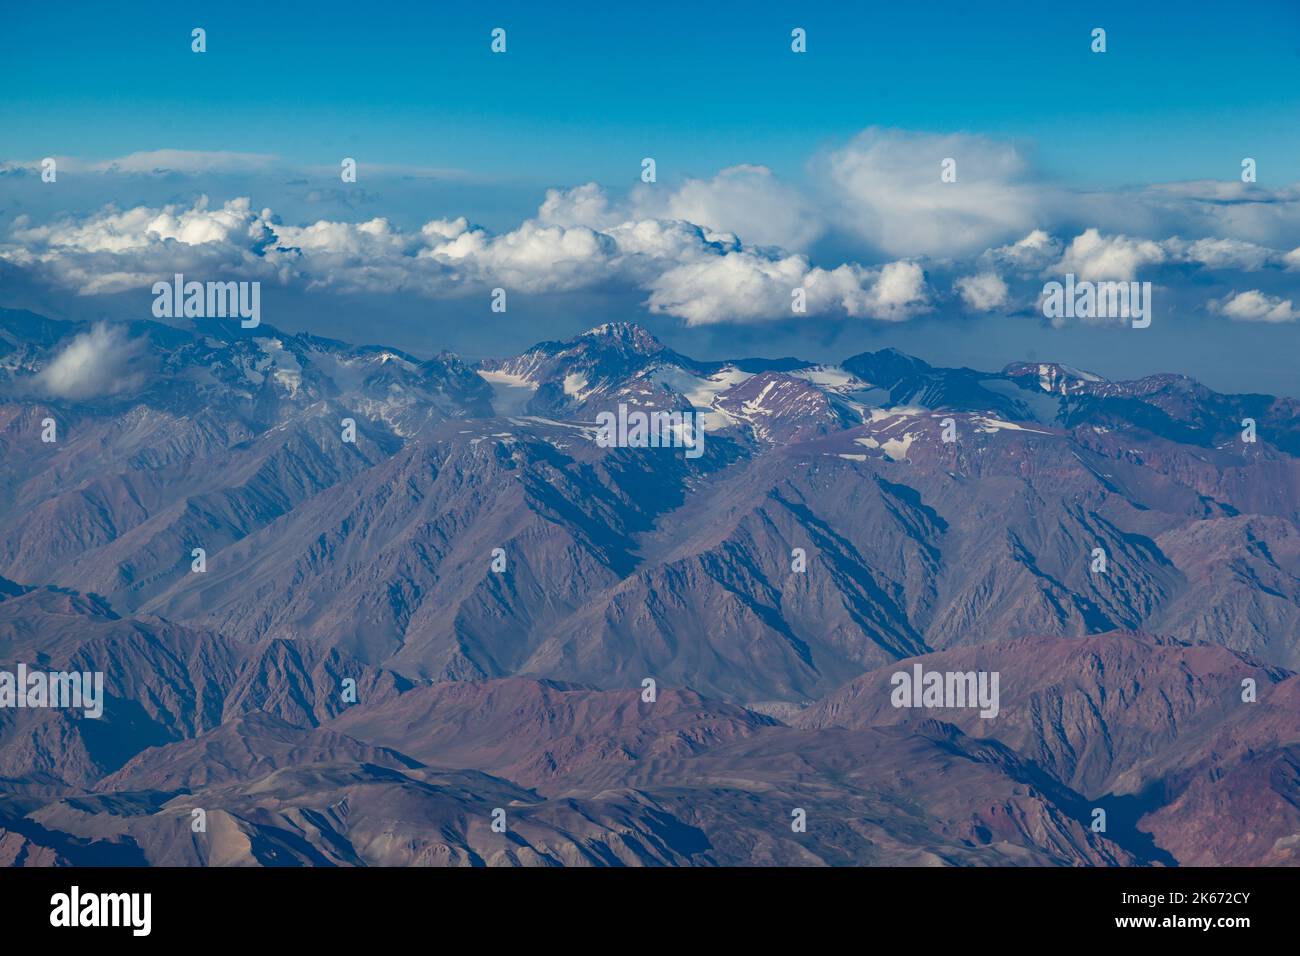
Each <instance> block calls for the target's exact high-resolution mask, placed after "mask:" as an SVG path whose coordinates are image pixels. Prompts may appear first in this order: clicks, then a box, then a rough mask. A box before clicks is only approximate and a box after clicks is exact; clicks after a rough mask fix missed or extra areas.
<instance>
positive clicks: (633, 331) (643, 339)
mask: <svg viewBox="0 0 1300 956" xmlns="http://www.w3.org/2000/svg"><path fill="white" fill-rule="evenodd" d="M578 338H580V339H601V340H603V341H606V342H614V343H617V344H619V345H622V346H626V347H629V348H631V349H633V350H634V351H637V352H645V353H653V352H660V351H662V350H663V345H662V344H661V343H660V341H659V340H658V339H657V338H655V337H654V336H653V335H651V334H650V333H649V332H648V331H646V330H645V329H644V328H642V327H641V326H639V325H637V324H636V323H635V322H606V323H604V324H603V325H597V326H596V327H595V328H590V329H588V330H587V331H585V332H583V333H582V334H581V335H579V336H578Z"/></svg>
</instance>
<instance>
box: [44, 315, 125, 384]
mask: <svg viewBox="0 0 1300 956" xmlns="http://www.w3.org/2000/svg"><path fill="white" fill-rule="evenodd" d="M143 352H144V342H143V340H140V339H135V340H132V339H129V338H128V337H127V334H126V330H125V329H124V328H122V327H121V326H115V325H107V324H105V323H102V322H101V323H99V324H98V325H96V326H94V327H93V328H92V329H91V330H90V331H89V332H83V333H82V334H80V335H78V336H76V337H75V338H74V339H73V340H72V341H71V342H69V343H68V345H67V346H65V347H64V349H63V350H62V351H61V352H59V354H58V355H56V356H55V357H54V359H53V360H52V361H51V362H50V364H49V365H47V366H46V367H45V368H44V369H42V370H41V371H40V372H39V373H38V374H37V376H36V381H37V384H38V385H39V386H40V387H41V389H42V390H44V391H45V392H47V393H48V394H50V395H53V396H55V397H57V398H94V397H98V396H104V395H116V394H118V393H120V392H126V391H131V390H133V389H136V388H138V387H139V386H140V384H141V383H142V381H143V373H142V372H140V371H132V370H131V368H132V364H133V362H134V361H135V360H136V359H137V358H139V357H140V356H141V355H142V354H143Z"/></svg>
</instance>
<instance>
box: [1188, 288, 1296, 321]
mask: <svg viewBox="0 0 1300 956" xmlns="http://www.w3.org/2000/svg"><path fill="white" fill-rule="evenodd" d="M1210 308H1211V309H1213V310H1214V311H1215V312H1220V313H1222V314H1223V315H1226V316H1227V317H1228V318H1230V319H1233V320H1235V321H1237V322H1294V321H1296V319H1300V312H1297V311H1296V309H1295V308H1294V307H1293V306H1292V305H1291V300H1290V299H1283V298H1280V297H1278V296H1272V295H1265V294H1264V293H1263V292H1260V291H1259V290H1257V289H1252V290H1250V291H1249V292H1234V293H1232V294H1231V295H1229V296H1227V297H1226V298H1224V299H1222V300H1220V301H1217V302H1212V303H1211V304H1210Z"/></svg>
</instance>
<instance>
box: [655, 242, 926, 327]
mask: <svg viewBox="0 0 1300 956" xmlns="http://www.w3.org/2000/svg"><path fill="white" fill-rule="evenodd" d="M797 290H802V292H803V299H804V304H805V307H806V312H804V313H798V312H796V311H795V309H794V307H793V304H792V303H793V302H794V295H795V292H796V291H797ZM649 307H650V310H651V311H652V312H666V313H668V314H670V315H677V316H681V317H682V318H684V319H686V322H687V324H688V325H711V324H715V323H719V322H750V321H757V320H770V319H780V318H792V317H794V318H797V317H799V315H801V314H806V315H824V314H842V315H846V316H851V317H854V318H870V319H879V320H881V321H885V322H902V321H906V320H907V319H910V318H912V317H913V316H915V315H917V314H919V313H921V312H924V311H926V310H927V309H928V308H929V301H928V295H927V291H926V285H925V273H924V272H923V270H922V269H921V267H920V266H918V265H917V264H916V263H912V262H891V263H889V264H887V265H885V266H884V267H883V268H881V269H867V268H864V267H862V266H859V265H848V264H846V265H841V266H839V267H837V268H835V269H830V270H827V269H820V268H814V267H812V266H810V265H809V263H808V260H807V259H806V258H804V257H803V256H787V257H785V258H779V259H771V258H767V257H764V256H760V255H755V254H754V253H751V252H747V251H743V250H742V251H737V252H734V253H731V254H727V255H721V256H714V257H711V258H705V259H701V260H699V261H696V262H691V263H688V264H685V265H681V266H678V267H676V268H674V269H670V270H668V271H667V272H665V273H663V274H662V275H660V276H658V277H657V278H656V279H655V280H654V282H653V285H652V291H651V294H650V299H649Z"/></svg>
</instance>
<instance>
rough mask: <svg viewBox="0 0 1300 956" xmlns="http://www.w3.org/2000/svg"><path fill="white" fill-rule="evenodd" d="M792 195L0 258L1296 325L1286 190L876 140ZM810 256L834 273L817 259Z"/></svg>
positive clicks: (217, 211)
mask: <svg viewBox="0 0 1300 956" xmlns="http://www.w3.org/2000/svg"><path fill="white" fill-rule="evenodd" d="M265 159H266V158H265V157H256V156H254V157H251V158H250V157H246V156H243V155H242V154H234V153H230V154H216V155H215V156H213V155H210V154H191V153H185V152H182V151H175V150H171V151H160V152H158V153H150V154H135V155H133V156H130V157H125V158H123V159H122V160H117V161H111V162H108V163H104V164H99V165H100V167H102V168H101V170H100V171H101V173H102V174H103V175H113V174H115V173H125V172H131V173H137V172H140V171H143V170H146V169H147V168H150V166H151V164H159V163H164V164H166V165H168V166H169V168H193V169H202V168H220V169H226V168H230V165H231V164H234V165H235V166H239V165H240V164H246V163H249V162H255V163H262V162H264V161H265ZM948 161H951V162H948ZM214 164H215V165H214ZM945 174H946V175H945ZM809 179H810V182H811V183H812V185H810V186H798V185H795V184H792V183H789V182H784V181H782V180H781V179H780V178H778V177H777V176H776V175H775V174H773V173H772V171H771V170H769V169H767V168H765V167H762V166H754V165H744V166H736V167H731V168H728V169H724V170H721V171H720V172H718V173H717V174H716V175H714V176H712V177H709V178H703V179H695V178H688V179H685V180H681V181H678V182H676V183H675V184H671V185H670V184H668V183H663V184H658V183H656V184H644V183H643V184H639V185H638V186H637V187H636V188H634V189H631V190H629V191H627V192H626V193H624V194H621V195H615V194H612V193H610V192H609V191H607V190H606V189H604V188H602V187H600V186H598V185H596V184H594V183H587V184H584V185H580V186H577V187H573V188H568V189H562V188H556V189H551V190H548V191H547V193H546V195H545V197H544V199H543V201H542V203H541V205H540V207H539V208H538V209H537V212H536V214H535V215H533V216H532V217H530V218H527V219H525V220H523V221H522V222H519V223H518V224H517V225H515V226H514V227H513V228H510V229H507V230H505V231H500V232H490V231H489V230H487V229H484V228H481V227H479V226H476V225H474V224H473V223H472V222H471V221H470V220H469V219H468V218H465V217H458V218H449V219H434V220H430V221H428V222H426V223H424V224H423V226H422V227H420V228H409V229H401V228H398V227H397V226H395V225H394V224H393V223H392V221H390V220H389V219H388V218H384V217H376V218H370V219H366V220H364V221H339V220H331V219H320V220H317V221H315V222H309V223H305V224H301V225H293V224H288V223H284V222H281V221H279V218H278V217H277V216H276V214H275V213H274V212H273V211H272V210H271V209H269V208H261V209H259V208H257V207H255V206H254V205H253V202H252V201H251V199H249V198H236V199H230V200H228V201H226V202H224V203H221V204H217V203H213V202H210V201H209V200H208V199H207V197H206V196H205V197H202V198H200V199H199V200H197V201H195V202H193V203H190V204H171V205H165V206H161V207H150V206H146V205H139V206H135V207H132V208H127V209H119V208H117V207H113V206H109V207H105V208H103V209H100V210H98V211H96V212H93V213H89V214H87V215H83V216H79V217H68V218H61V219H57V220H54V221H47V222H43V223H39V224H35V223H32V222H31V221H29V220H28V219H26V218H24V217H19V218H18V219H16V220H15V221H14V222H13V224H12V226H11V227H10V229H9V232H8V235H7V236H5V237H3V238H2V239H0V258H4V259H6V260H8V261H10V262H12V263H14V264H16V265H19V266H22V267H25V268H28V269H31V270H33V271H35V272H37V273H39V274H40V275H42V276H43V277H45V278H46V279H48V280H49V281H52V282H54V283H57V284H58V285H61V286H64V287H69V288H73V289H75V290H77V291H78V292H80V293H82V294H88V295H93V294H98V293H111V292H120V291H124V290H130V289H135V288H142V289H143V288H148V287H149V286H150V285H151V284H152V283H153V282H154V281H156V280H157V279H165V278H169V277H170V276H171V275H172V274H173V273H175V272H183V273H185V274H186V275H187V276H190V277H193V278H200V279H217V280H229V279H234V278H251V279H261V280H263V281H269V282H276V283H283V284H297V285H300V286H302V287H305V288H309V289H331V290H339V291H349V292H383V293H394V292H396V293H405V294H415V295H420V296H426V297H430V298H438V297H446V296H464V295H473V294H480V293H483V292H485V291H486V290H490V289H494V288H505V289H507V290H508V291H509V292H511V293H522V294H554V293H566V292H573V291H577V290H589V289H605V288H613V289H627V290H631V291H633V292H634V293H635V294H637V295H638V296H639V297H640V301H641V303H642V305H643V307H644V308H646V309H647V310H649V311H651V312H655V313H662V314H665V315H671V316H675V317H678V318H680V319H681V320H683V321H684V322H685V323H686V324H688V325H714V324H719V323H753V322H766V321H777V320H786V321H798V320H800V319H801V318H804V317H810V316H820V317H839V318H843V319H853V320H874V321H881V322H898V321H906V320H908V319H912V318H914V317H916V316H918V315H922V314H925V313H928V312H934V311H944V310H948V311H959V312H969V313H971V314H984V313H990V312H1015V311H1026V310H1032V309H1033V308H1034V307H1035V303H1036V302H1037V299H1038V295H1039V290H1040V289H1041V286H1042V282H1043V281H1044V280H1045V279H1051V278H1054V277H1055V278H1059V277H1060V276H1062V275H1064V274H1066V273H1072V274H1074V275H1075V276H1076V278H1078V279H1080V280H1095V281H1104V280H1124V281H1128V280H1134V279H1137V278H1139V277H1140V278H1142V279H1148V280H1152V281H1155V282H1157V283H1158V284H1159V283H1161V282H1165V283H1171V284H1172V283H1176V282H1180V281H1181V280H1183V279H1185V278H1186V277H1187V276H1188V275H1189V274H1192V273H1198V274H1201V275H1203V276H1205V277H1207V278H1210V279H1212V280H1213V282H1214V283H1216V284H1218V285H1220V286H1221V288H1220V289H1219V291H1218V292H1217V293H1216V294H1215V295H1213V296H1209V295H1207V296H1206V298H1205V299H1204V301H1203V303H1202V304H1203V306H1204V308H1205V309H1206V310H1207V311H1209V312H1211V313H1215V314H1218V315H1222V316H1225V317H1227V318H1229V319H1235V320H1239V321H1257V322H1289V321H1294V320H1295V319H1296V312H1295V310H1294V309H1293V308H1292V305H1291V302H1292V301H1293V298H1292V297H1290V296H1289V295H1286V294H1285V291H1286V290H1285V289H1279V288H1277V286H1278V285H1279V284H1280V283H1289V282H1291V279H1290V278H1289V276H1291V275H1294V274H1295V273H1296V272H1298V271H1300V248H1297V245H1300V190H1297V189H1295V188H1289V189H1282V190H1272V191H1269V190H1266V189H1263V188H1258V187H1256V186H1254V185H1253V184H1252V185H1247V184H1244V183H1232V182H1223V183H1182V184H1163V185H1155V186H1150V187H1145V188H1143V189H1140V190H1127V191H1124V192H1109V193H1108V192H1090V193H1071V192H1067V191H1065V190H1062V189H1060V188H1059V187H1056V186H1053V185H1051V184H1049V183H1045V182H1043V181H1041V180H1040V179H1036V178H1035V177H1034V176H1033V175H1032V174H1031V170H1030V165H1029V163H1028V160H1027V158H1026V156H1025V154H1024V152H1023V151H1022V150H1021V149H1020V148H1018V147H1016V146H1014V145H1011V144H1005V143H999V142H996V141H993V140H989V139H987V138H984V137H975V136H969V135H966V134H949V135H940V136H936V135H929V134H922V133H909V132H901V131H892V130H879V129H870V130H866V131H864V132H863V133H862V134H860V135H859V136H857V137H855V138H854V139H852V140H850V141H849V142H848V143H846V144H844V145H842V146H841V147H839V148H836V149H832V150H828V151H826V152H824V153H822V154H819V155H817V156H815V157H813V158H812V159H811V160H810V163H809ZM828 250H835V251H836V253H838V255H834V256H833V257H831V258H830V261H823V260H825V259H826V258H828V256H831V255H832V254H831V253H829V252H828ZM1279 277H1283V278H1282V279H1279ZM1270 283H1271V284H1272V285H1273V287H1274V288H1272V289H1271V290H1270V288H1269V286H1270ZM1238 289H1246V290H1248V291H1242V292H1238V291H1237V290H1238ZM1229 290H1230V291H1229ZM1277 292H1283V293H1284V294H1283V295H1277V294H1275V293H1277ZM1224 293H1229V294H1227V295H1225V294H1224Z"/></svg>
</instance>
